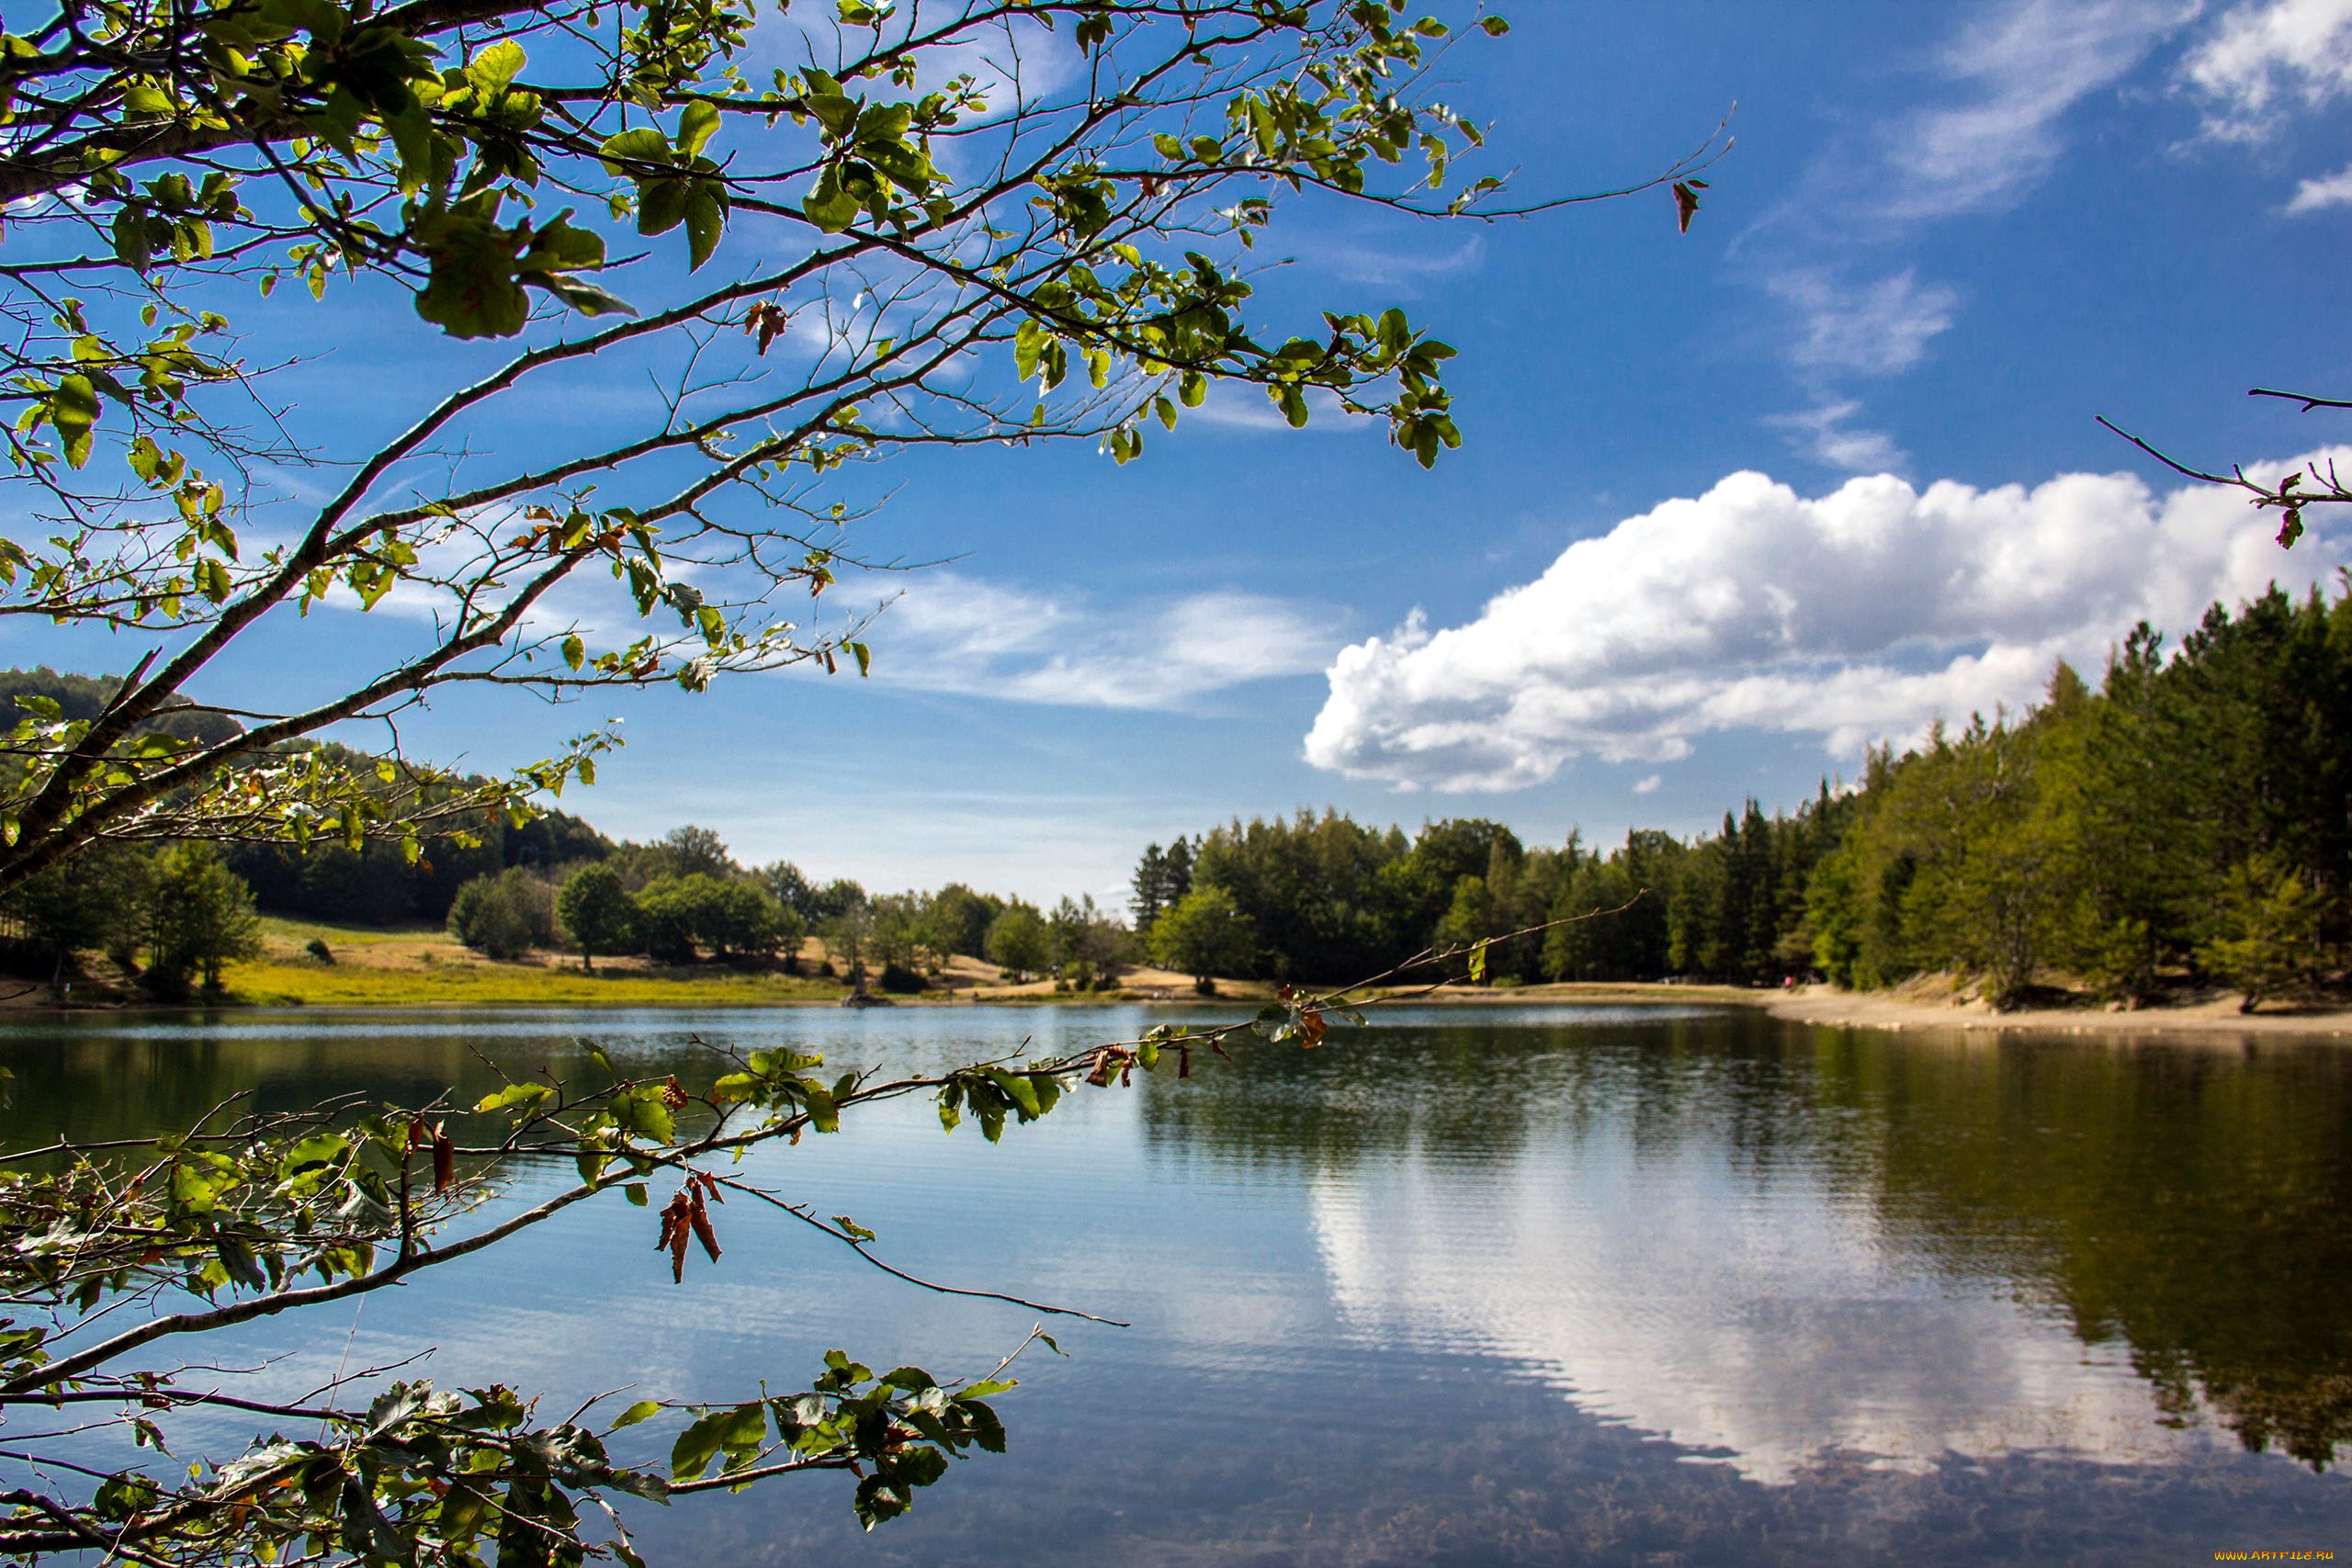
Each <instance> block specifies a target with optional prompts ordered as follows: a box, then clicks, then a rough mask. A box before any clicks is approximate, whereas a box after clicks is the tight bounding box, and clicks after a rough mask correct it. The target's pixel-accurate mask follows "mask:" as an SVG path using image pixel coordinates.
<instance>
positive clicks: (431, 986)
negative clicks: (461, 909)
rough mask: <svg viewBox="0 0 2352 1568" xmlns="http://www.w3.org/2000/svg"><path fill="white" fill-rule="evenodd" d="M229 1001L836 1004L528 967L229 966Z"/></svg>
mask: <svg viewBox="0 0 2352 1568" xmlns="http://www.w3.org/2000/svg"><path fill="white" fill-rule="evenodd" d="M221 978H222V979H223V981H224V982H225V983H226V987H227V992H228V995H227V998H226V999H227V1000H229V1001H231V1002H243V1003H247V1004H250V1005H254V1006H262V1007H287V1006H303V1007H443V1006H448V1007H499V1006H520V1007H530V1006H547V1007H583V1006H584V1007H593V1006H607V1007H648V1006H678V1007H756V1006H762V1005H769V1004H774V1003H777V1002H827V1001H835V1000H838V999H839V998H840V997H841V995H842V987H840V986H839V985H836V984H834V983H832V982H831V981H826V980H809V979H802V978H797V977H795V976H788V975H749V974H739V973H735V972H732V971H728V970H712V971H707V972H706V971H684V972H681V971H676V970H652V971H648V970H643V969H638V970H616V971H612V972H609V973H606V972H603V971H598V972H594V973H589V974H582V972H581V971H580V970H578V969H548V968H541V967H538V966H537V965H534V964H415V965H406V964H403V965H401V966H399V967H390V966H384V967H369V966H362V965H358V964H316V963H273V962H270V961H269V960H267V959H264V960H261V961H259V962H256V963H253V964H231V965H229V967H228V970H227V972H226V973H225V974H224V975H223V976H221Z"/></svg>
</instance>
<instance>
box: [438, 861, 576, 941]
mask: <svg viewBox="0 0 2352 1568" xmlns="http://www.w3.org/2000/svg"><path fill="white" fill-rule="evenodd" d="M449 934H450V935H451V936H454V937H456V938H457V939H458V941H459V942H463V943H465V944H466V945H467V946H468V947H470V948H474V949H476V950H477V951H479V952H481V953H486V954H487V955H489V956H490V957H492V958H499V959H506V958H520V957H521V956H523V954H525V953H528V952H529V951H530V950H531V949H533V948H535V947H551V946H553V945H554V943H555V940H556V924H555V898H554V896H553V894H551V893H550V892H549V891H548V885H547V884H546V883H544V882H542V881H540V880H539V879H538V878H537V877H536V876H534V875H532V874H530V873H529V872H527V871H526V870H524V869H523V868H522V867H521V866H519V865H518V866H509V867H508V868H507V869H506V870H504V871H503V872H500V873H499V874H497V875H495V876H491V875H482V876H477V877H475V878H474V879H473V880H472V881H470V882H469V883H467V884H466V885H465V886H462V887H460V888H458V896H457V897H455V898H453V899H452V900H450V903H449Z"/></svg>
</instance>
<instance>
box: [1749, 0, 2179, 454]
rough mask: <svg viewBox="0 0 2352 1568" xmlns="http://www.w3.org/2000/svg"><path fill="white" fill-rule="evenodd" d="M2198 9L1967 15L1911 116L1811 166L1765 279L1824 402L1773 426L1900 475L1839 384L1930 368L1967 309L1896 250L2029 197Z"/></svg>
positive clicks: (1795, 357)
mask: <svg viewBox="0 0 2352 1568" xmlns="http://www.w3.org/2000/svg"><path fill="white" fill-rule="evenodd" d="M2196 9H2197V6H2196V0H2009V3H2007V4H2004V5H2000V6H1994V7H1991V8H1988V9H1985V10H1982V11H1978V12H1974V13H1971V14H1969V16H1968V19H1967V20H1966V21H1964V22H1963V23H1962V25H1961V26H1960V27H1959V28H1957V29H1956V30H1955V31H1954V32H1953V33H1952V34H1951V36H1950V37H1949V38H1948V39H1947V40H1946V41H1945V43H1944V45H1943V46H1942V47H1941V48H1940V49H1939V50H1938V51H1936V52H1935V54H1934V56H1933V58H1932V61H1931V62H1930V64H1929V65H1928V69H1927V70H1926V71H1925V72H1924V73H1923V78H1924V79H1923V80H1922V81H1921V82H1920V84H1919V85H1918V86H1917V90H1916V91H1915V92H1914V93H1913V94H1912V95H1911V96H1910V101H1909V105H1908V107H1905V108H1904V109H1902V110H1901V111H1899V112H1897V113H1894V114H1892V115H1889V116H1886V117H1884V118H1881V119H1879V120H1878V121H1876V122H1875V123H1871V124H1868V125H1865V126H1863V127H1862V128H1860V130H1857V131H1856V132H1855V133H1853V134H1851V135H1849V136H1846V137H1844V138H1842V139H1840V140H1839V141H1837V142H1835V143H1834V144H1832V145H1831V146H1830V147H1829V148H1828V149H1827V150H1826V151H1825V152H1823V153H1822V154H1821V155H1820V156H1818V157H1816V158H1815V160H1814V161H1813V163H1812V164H1811V166H1810V167H1809V168H1808V169H1807V170H1806V172H1805V174H1804V176H1803V177H1802V178H1801V179H1800V180H1799V181H1798V183H1797V187H1796V191H1795V194H1794V195H1793V196H1792V197H1791V198H1790V200H1789V201H1788V202H1787V203H1786V204H1784V205H1783V206H1782V208H1781V209H1780V211H1779V212H1778V213H1777V215H1776V216H1775V218H1774V219H1773V220H1771V221H1770V223H1769V224H1768V225H1767V226H1766V229H1765V230H1764V231H1763V232H1766V233H1769V234H1770V236H1771V239H1770V242H1769V245H1770V248H1769V250H1768V251H1767V252H1766V254H1765V258H1764V265H1763V268H1762V271H1761V275H1760V276H1759V277H1758V281H1759V282H1760V283H1761V284H1762V286H1763V287H1764V288H1767V289H1768V290H1770V292H1771V293H1772V294H1773V295H1774V296H1775V297H1776V298H1777V299H1779V300H1780V301H1781V304H1782V305H1783V306H1784V307H1785V308H1786V309H1787V310H1788V311H1789V313H1790V318H1791V320H1790V330H1789V332H1788V333H1787V335H1786V337H1785V339H1784V340H1783V343H1782V347H1781V352H1782V353H1783V354H1785V355H1786V356H1787V358H1788V360H1789V362H1790V364H1791V366H1792V368H1794V369H1795V370H1796V371H1797V372H1798V375H1799V380H1800V384H1801V385H1802V386H1803V387H1804V389H1805V391H1806V394H1807V396H1808V399H1809V400H1810V401H1811V402H1812V403H1813V404H1814V405H1815V406H1814V407H1812V408H1811V409H1808V410H1805V411H1804V412H1797V413H1792V414H1789V415H1785V416H1782V417H1781V418H1779V419H1776V420H1773V421H1770V423H1772V424H1774V425H1775V426H1777V427H1779V428H1781V430H1783V431H1784V432H1786V433H1787V434H1789V436H1790V437H1791V440H1792V444H1793V445H1794V446H1795V447H1796V449H1797V450H1799V451H1800V452H1803V453H1804V455H1805V456H1807V457H1810V458H1812V459H1814V460H1815V461H1818V462H1821V463H1824V464H1826V465H1828V466H1830V467H1832V468H1840V469H1845V470H1848V471H1866V470H1876V469H1885V468H1896V467H1899V466H1900V464H1901V462H1902V458H1903V453H1902V451H1901V449H1900V448H1899V447H1898V446H1896V444H1895V442H1894V438H1893V437H1891V436H1889V435H1887V434H1884V433H1883V432H1881V431H1877V430H1872V429H1868V428H1862V427H1858V426H1857V425H1856V424H1855V423H1854V421H1855V420H1856V419H1857V418H1858V416H1860V413H1861V412H1862V411H1861V408H1860V403H1859V401H1858V400H1855V399H1853V398H1852V397H1850V396H1849V395H1847V394H1846V393H1845V392H1844V390H1843V388H1842V385H1841V383H1843V382H1846V381H1848V380H1849V379H1851V378H1881V377H1888V376H1894V375H1900V374H1902V373H1903V372H1905V371H1906V370H1909V369H1911V368H1912V367H1915V366H1917V364H1919V363H1920V362H1921V360H1923V359H1924V358H1925V357H1926V356H1927V353H1928V345H1929V344H1931V343H1932V342H1933V341H1934V339H1935V338H1937V337H1938V336H1939V335H1940V334H1942V333H1946V332H1949V331H1951V328H1952V326H1953V325H1954V323H1955V322H1956V321H1958V320H1959V315H1960V310H1961V307H1962V300H1961V297H1960V295H1959V293H1958V291H1957V290H1955V289H1954V288H1951V286H1950V285H1948V284H1944V283H1940V282H1936V281H1934V280H1924V281H1923V280H1922V279H1921V277H1920V276H1919V275H1918V272H1917V268H1915V267H1905V268H1903V269H1902V270H1900V271H1894V272H1887V271H1886V270H1885V267H1886V263H1885V261H1884V260H1883V259H1882V258H1883V254H1884V250H1885V247H1887V246H1889V245H1891V244H1894V243H1903V242H1905V241H1909V240H1913V239H1915V238H1917V235H1918V234H1919V232H1920V231H1922V230H1923V229H1925V228H1926V227H1927V226H1928V225H1930V224H1934V223H1939V222H1945V221H1949V220H1955V219H1960V218H1963V217H1966V216H1969V215H1973V214H1979V213H1986V212H1996V211H1999V210H2002V209H2006V208H2007V207H2009V206H2011V205H2013V204H2014V203H2016V202H2017V201H2018V200H2019V199H2021V198H2022V197H2024V196H2025V195H2026V194H2027V193H2028V192H2030V190H2031V189H2032V188H2033V187H2034V186H2035V185H2037V184H2038V183H2039V182H2040V181H2041V179H2043V178H2044V177H2045V176H2046V175H2048V174H2049V172H2050V170H2051V169H2052V167H2053V166H2054V165H2055V164H2057V162H2058V160H2059V159H2060V157H2061V156H2063V155H2064V151H2065V147H2066V135H2065V121H2066V118H2067V116H2068V115H2069V114H2070V113H2071V112H2072V111H2073V110H2074V109H2075V107H2077V106H2078V105H2080V104H2081V103H2082V102H2083V101H2084V100H2085V99H2086V98H2088V97H2090V96H2093V95H2094V94H2097V93H2098V92H2100V91H2102V90H2104V89H2106V88H2109V87H2111V86H2113V85H2115V84H2116V83H2118V82H2119V81H2120V80H2121V78H2122V77H2123V76H2124V75H2125V74H2126V73H2129V72H2130V71H2131V70H2132V69H2134V68H2135V67H2136V66H2137V65H2138V64H2139V63H2140V62H2142V61H2143V59H2145V58H2146V57H2147V56H2148V54H2149V53H2150V51H2152V50H2153V49H2154V47H2155V46H2156V44H2157V43H2158V42H2159V41H2160V40H2162V39H2164V37H2165V35H2166V34H2167V33H2168V32H2170V31H2172V30H2173V29H2175V28H2178V27H2180V26H2181V25H2182V24H2183V23H2184V22H2186V21H2187V20H2188V18H2189V17H2192V16H2194V15H2195V13H2196ZM1865 257H1867V258H1868V259H1863V258H1865Z"/></svg>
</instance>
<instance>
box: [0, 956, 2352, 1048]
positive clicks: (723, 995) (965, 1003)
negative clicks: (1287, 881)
mask: <svg viewBox="0 0 2352 1568" xmlns="http://www.w3.org/2000/svg"><path fill="white" fill-rule="evenodd" d="M380 973H381V972H380V971H379V974H380ZM387 977H389V976H387ZM416 978H421V976H415V975H414V974H413V972H404V973H402V974H401V979H402V980H411V981H413V979H416ZM749 978H750V977H749V976H736V977H734V979H733V981H732V983H729V981H728V980H726V979H722V978H721V977H719V976H711V977H710V978H709V979H708V980H707V981H701V983H698V980H699V979H700V977H697V978H691V979H680V980H676V981H668V980H661V981H652V982H650V983H648V982H646V981H642V980H639V981H638V982H637V983H636V984H631V985H625V986H623V987H618V988H620V989H623V990H625V991H627V992H628V994H627V995H622V996H613V997H610V998H591V997H581V996H577V995H571V996H548V995H545V994H541V995H536V996H533V995H508V996H504V997H501V996H498V995H496V994H494V992H495V989H496V987H485V988H488V989H492V991H493V994H492V995H488V996H465V995H442V996H437V997H436V996H435V995H433V994H432V992H433V990H434V989H435V987H433V986H432V984H431V982H430V980H429V979H428V980H426V983H424V984H423V985H414V986H413V989H412V988H411V987H401V988H402V989H403V990H407V991H408V994H407V995H403V996H401V997H399V998H389V997H385V998H377V997H368V998H359V997H342V998H316V999H309V998H300V997H288V996H284V995H282V994H281V995H276V996H273V995H269V994H267V993H265V994H263V995H261V996H253V995H250V994H248V995H243V996H239V995H235V994H232V995H231V996H229V997H226V998H215V999H214V1000H211V1001H209V1002H207V1001H201V1000H190V1001H187V1002H156V1001H150V1000H147V999H145V998H136V999H133V998H108V999H105V1000H98V999H95V998H94V999H92V1000H90V1001H73V1002H64V1003H60V1002H59V1001H57V1000H56V999H54V998H47V997H44V998H39V999H36V998H34V997H32V996H30V995H23V994H20V995H18V996H15V997H9V996H6V994H5V993H0V1015H5V1014H16V1015H18V1016H22V1015H26V1014H40V1015H44V1016H55V1017H63V1016H66V1015H69V1014H74V1015H87V1014H143V1013H187V1012H220V1013H256V1014H275V1013H300V1012H305V1011H345V1010H349V1011H363V1012H364V1011H375V1010H426V1011H431V1010H448V1009H459V1008H479V1009H483V1010H506V1009H515V1008H532V1009H546V1008H557V1009H561V1010H575V1009H577V1010H607V1009H614V1010H617V1009H662V1010H667V1009H680V1010H684V1009H695V1008H703V1009H710V1008H718V1009H745V1008H749V1009H757V1010H769V1009H781V1008H831V1007H839V1006H841V1005H842V1001H841V995H842V993H840V992H835V991H832V990H831V987H824V988H821V989H820V988H819V987H817V986H813V985H812V986H809V989H807V990H803V991H801V993H800V994H798V995H788V994H787V995H775V994H774V993H773V992H771V993H769V994H766V995H762V994H760V993H761V992H762V991H763V990H765V987H762V986H759V985H757V984H756V983H753V984H745V983H744V981H745V980H746V979H749ZM673 984H674V985H676V986H677V987H679V993H682V994H673V995H668V996H662V995H657V994H648V993H651V992H655V991H657V990H659V989H663V988H666V987H668V986H670V985H673ZM787 984H790V982H787ZM802 984H807V982H802ZM29 988H30V989H31V990H35V991H45V990H47V989H48V987H46V986H40V985H35V986H33V987H29ZM387 988H389V987H387ZM533 988H537V987H533ZM1153 989H1154V990H1155V991H1156V993H1157V994H1139V992H1138V990H1136V989H1127V990H1125V993H1124V994H1113V993H1109V992H1095V993H1086V992H1080V993H1068V992H1064V993H1055V992H1052V991H1050V990H1047V989H1046V988H1045V987H1042V986H1021V987H956V990H955V991H954V992H953V993H952V994H948V995H942V994H939V993H936V992H933V993H928V994H926V993H920V992H918V993H914V994H910V995H906V996H897V997H892V998H889V1005H891V1006H894V1007H905V1008H916V1009H932V1008H949V1007H959V1008H970V1007H991V1008H1001V1007H1014V1008H1018V1007H1040V1006H1043V1007H1090V1006H1091V1007H1143V1008H1189V1007H1200V1006H1210V1007H1216V1006H1227V1007H1240V1006H1248V1005H1250V1004H1252V1003H1260V1004H1262V1003H1264V1002H1266V1001H1268V1000H1270V999H1272V997H1273V993H1274V987H1273V984H1272V982H1268V981H1227V982H1221V983H1220V985H1219V987H1218V992H1217V994H1216V996H1213V997H1204V996H1199V995H1197V994H1195V993H1194V992H1193V989H1192V987H1191V986H1190V985H1189V984H1188V985H1185V986H1182V987H1181V988H1180V987H1154V988H1153ZM1417 989H1418V988H1417V987H1396V988H1395V989H1393V990H1388V989H1385V988H1384V990H1383V991H1382V992H1379V993H1374V995H1373V996H1367V997H1366V998H1363V999H1362V1000H1361V1001H1359V1002H1358V1003H1357V1005H1359V1006H1365V1005H1371V1004H1372V1003H1373V1001H1374V999H1375V998H1376V999H1377V1001H1378V1002H1379V1003H1381V1004H1384V1005H1390V1004H1396V1003H1412V1004H1419V1005H1430V1006H1439V1007H1465V1006H1470V1007H1475V1006H1482V1005H1483V1006H1490V1007H1504V1008H1510V1007H1544V1006H1552V1007H1560V1006H1567V1007H1691V1006H1700V1007H1719V1008H1748V1009H1756V1010H1762V1011H1764V1012H1767V1013H1769V1014H1770V1015H1771V1016H1772V1017H1773V1018H1776V1019H1780V1020H1782V1021H1786V1022H1790V1023H1802V1024H1811V1025H1815V1026H1816V1027H1822V1028H1836V1029H1873V1030H1882V1031H1884V1032H1890V1033H1897V1032H1921V1033H1928V1032H1944V1033H1962V1034H1998V1033H2037V1034H2070V1035H2076V1036H2104V1037H2107V1038H2109V1039H2133V1038H2139V1039H2144V1038H2147V1037H2149V1036H2152V1035H2163V1036H2171V1037H2177V1038H2184V1039H2206V1040H2215V1041H2218V1040H2222V1039H2229V1040H2235V1041H2240V1042H2244V1041H2247V1040H2250V1039H2256V1038H2263V1037H2270V1038H2280V1039H2331V1038H2339V1039H2340V1038H2352V1008H2325V1007H2308V1006H2303V1007H2293V1008H2290V1009H2287V1010H2280V1011H2276V1012H2256V1013H2242V1012H2240V1011H2238V1010H2237V998H2235V997H2233V996H2222V997H2218V998H2213V999H2211V1000H2208V1001H2203V1002H2198V1003H2192V1004H2190V1005H2188V1006H2180V1007H2155V1008H2145V1009H2142V1010H2138V1011H2124V1010H2119V1009H2109V1008H2104V1007H2098V1006H2095V1005H2086V1006H2082V1007H2059V1008H2031V1009H2022V1010H2018V1011H2015V1012H2006V1013H2004V1012H1996V1011H1994V1010H1992V1009H1990V1008H1988V1007H1986V1006H1985V1004H1984V1003H1982V1002H1950V1001H1940V1000H1923V999H1919V998H1916V997H1905V996H1904V995H1902V994H1900V993H1897V992H1852V991H1842V990H1838V989H1836V988H1835V987H1827V986H1809V987H1798V988H1797V989H1795V990H1794V991H1781V990H1765V989H1752V988H1749V987H1740V986H1718V985H1673V986H1667V985H1658V984H1655V983H1643V982H1638V981H1627V982H1606V981H1558V982H1553V983H1548V984H1544V985H1535V986H1513V987H1501V988H1498V987H1470V986H1442V987H1437V988H1435V989H1433V990H1429V991H1425V992H1419V994H1414V993H1415V992H1416V991H1417ZM812 993H813V994H812Z"/></svg>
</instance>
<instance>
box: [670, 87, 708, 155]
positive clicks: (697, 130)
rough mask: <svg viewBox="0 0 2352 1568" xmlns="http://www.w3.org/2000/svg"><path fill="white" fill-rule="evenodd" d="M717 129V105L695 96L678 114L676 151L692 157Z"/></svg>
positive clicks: (701, 148)
mask: <svg viewBox="0 0 2352 1568" xmlns="http://www.w3.org/2000/svg"><path fill="white" fill-rule="evenodd" d="M717 130H718V106H716V105H714V104H711V103H707V102H706V101H704V100H703V99H701V98H696V99H695V101H694V102H692V103H690V104H688V105H687V106H686V107H685V108H684V111H682V112H681V113H680V114H679V116H678V151H679V152H683V153H684V154H685V155H686V156H688V157H692V156H693V155H694V154H695V153H697V152H701V151H702V150H703V147H704V146H705V145H706V144H707V142H708V141H710V138H711V135H712V133H713V132H715V131H717Z"/></svg>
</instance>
